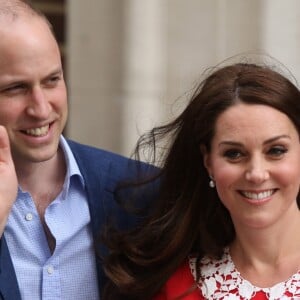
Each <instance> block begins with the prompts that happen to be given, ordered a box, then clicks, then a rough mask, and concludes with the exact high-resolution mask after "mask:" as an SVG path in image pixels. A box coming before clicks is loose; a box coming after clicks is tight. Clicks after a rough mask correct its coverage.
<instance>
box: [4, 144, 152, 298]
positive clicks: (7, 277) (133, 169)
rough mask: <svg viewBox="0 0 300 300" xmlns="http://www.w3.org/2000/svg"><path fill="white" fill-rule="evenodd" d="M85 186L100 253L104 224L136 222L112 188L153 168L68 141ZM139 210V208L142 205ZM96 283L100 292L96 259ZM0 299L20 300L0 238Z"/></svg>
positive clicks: (143, 195) (149, 191)
mask: <svg viewBox="0 0 300 300" xmlns="http://www.w3.org/2000/svg"><path fill="white" fill-rule="evenodd" d="M68 143H69V145H70V147H71V149H72V152H73V154H74V156H75V159H76V161H77V163H78V166H79V168H80V171H81V173H82V175H83V177H84V180H85V184H86V192H87V196H88V203H89V208H90V214H91V228H92V232H93V237H94V242H95V250H96V252H97V253H104V252H105V247H104V246H103V245H102V244H101V243H100V242H99V233H100V232H101V229H102V228H103V225H105V224H106V222H108V221H110V220H113V219H115V220H116V221H117V223H118V226H120V228H127V227H128V226H132V224H135V223H136V222H137V221H138V220H137V219H134V218H133V217H131V216H129V214H127V213H126V212H125V211H124V210H123V209H122V208H121V206H120V205H119V204H118V201H117V200H116V197H115V196H116V187H117V186H118V184H119V183H120V182H123V181H124V180H129V181H130V180H131V179H134V178H136V177H137V176H140V171H142V172H143V173H144V174H146V173H148V170H149V172H152V171H153V168H152V167H150V166H148V165H145V164H139V165H138V164H137V162H135V161H133V160H130V159H128V158H125V157H122V156H120V155H117V154H114V153H111V152H107V151H104V150H100V149H96V148H94V147H90V146H86V145H82V144H79V143H76V142H74V141H70V140H69V141H68ZM152 193H156V192H155V188H154V187H153V188H152V187H151V188H149V189H146V190H144V191H143V193H142V192H141V195H140V197H141V199H142V201H143V202H148V201H150V199H151V198H152V196H153V195H152ZM142 206H143V205H142ZM96 261H97V271H98V282H99V288H100V295H101V288H102V287H103V284H104V283H105V280H106V279H105V275H104V272H103V269H102V265H101V259H100V257H99V256H98V255H96ZM0 299H5V300H21V297H20V292H19V288H18V283H17V278H16V274H15V271H14V267H13V264H12V260H11V257H10V254H9V250H8V247H7V244H6V241H5V236H2V238H1V243H0Z"/></svg>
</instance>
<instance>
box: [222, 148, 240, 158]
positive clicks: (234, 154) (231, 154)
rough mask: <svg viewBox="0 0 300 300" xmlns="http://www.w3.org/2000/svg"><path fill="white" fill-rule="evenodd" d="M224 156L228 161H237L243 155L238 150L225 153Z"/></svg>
mask: <svg viewBox="0 0 300 300" xmlns="http://www.w3.org/2000/svg"><path fill="white" fill-rule="evenodd" d="M224 156H225V157H226V158H228V159H230V160H238V159H240V158H241V157H242V156H243V154H242V153H241V151H240V150H235V149H232V150H227V151H225V152H224Z"/></svg>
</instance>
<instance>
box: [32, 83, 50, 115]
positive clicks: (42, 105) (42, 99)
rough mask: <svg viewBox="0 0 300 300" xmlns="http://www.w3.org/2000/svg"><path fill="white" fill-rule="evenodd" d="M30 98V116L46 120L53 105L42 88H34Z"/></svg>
mask: <svg viewBox="0 0 300 300" xmlns="http://www.w3.org/2000/svg"><path fill="white" fill-rule="evenodd" d="M28 96H29V101H28V107H27V113H28V114H29V115H30V116H33V117H36V118H40V119H46V118H47V117H48V116H49V113H50V111H51V105H50V103H49V101H48V99H47V97H46V95H45V92H44V91H43V89H42V88H41V87H34V88H33V89H32V90H31V93H30V95H28Z"/></svg>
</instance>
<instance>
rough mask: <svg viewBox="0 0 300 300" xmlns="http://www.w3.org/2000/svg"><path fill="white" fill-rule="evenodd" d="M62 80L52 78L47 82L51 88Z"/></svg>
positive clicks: (57, 77)
mask: <svg viewBox="0 0 300 300" xmlns="http://www.w3.org/2000/svg"><path fill="white" fill-rule="evenodd" d="M60 80H61V76H58V75H57V76H52V77H50V78H49V79H48V80H47V84H48V85H50V86H53V85H56V84H57V82H58V81H60Z"/></svg>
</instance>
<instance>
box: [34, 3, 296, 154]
mask: <svg viewBox="0 0 300 300" xmlns="http://www.w3.org/2000/svg"><path fill="white" fill-rule="evenodd" d="M32 3H33V5H34V6H36V7H37V8H39V9H40V10H42V11H43V12H44V13H45V14H46V15H47V16H48V18H49V20H50V21H51V23H52V24H53V26H54V30H55V32H56V36H57V39H58V41H59V45H60V48H61V53H62V57H63V62H64V68H65V76H66V82H67V85H68V92H69V107H70V112H69V121H68V124H67V128H66V130H65V135H66V136H67V137H69V138H72V139H76V140H77V141H79V142H82V143H87V144H90V145H94V146H97V147H101V148H105V149H107V150H111V151H114V152H117V153H120V154H124V155H127V156H128V155H130V154H131V151H132V150H133V147H134V145H135V142H136V140H137V138H138V137H139V135H140V134H141V133H143V132H145V131H146V130H148V129H150V128H151V127H152V126H155V125H159V124H162V123H163V122H166V121H168V120H169V119H170V118H172V117H173V116H174V115H177V114H178V113H179V112H180V110H181V109H182V108H183V107H184V105H185V103H186V102H187V101H188V99H189V97H190V96H191V94H192V92H193V89H194V88H195V85H197V83H199V81H200V79H201V74H202V73H203V72H204V71H205V70H206V69H207V68H209V67H212V66H214V65H216V64H218V63H219V62H221V61H223V60H224V59H226V58H228V57H231V56H234V55H236V54H239V53H243V52H249V51H251V52H252V51H259V52H264V53H267V54H269V55H271V56H273V57H274V58H276V59H277V60H279V61H280V62H281V63H283V64H284V65H285V66H286V67H287V68H288V69H289V70H290V71H291V72H292V74H293V75H294V76H295V78H296V79H297V80H298V81H300V80H299V79H300V1H298V0H285V1H282V0H85V1H82V0H34V1H32Z"/></svg>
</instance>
